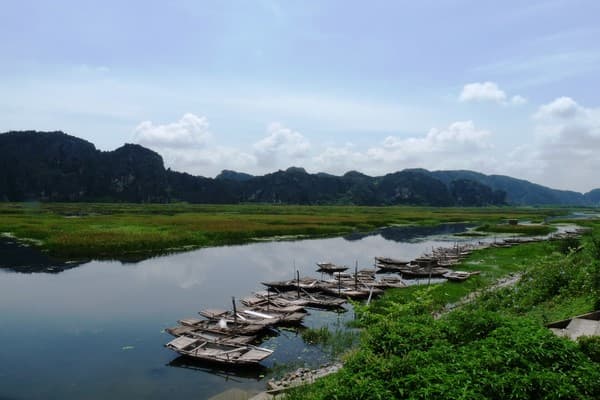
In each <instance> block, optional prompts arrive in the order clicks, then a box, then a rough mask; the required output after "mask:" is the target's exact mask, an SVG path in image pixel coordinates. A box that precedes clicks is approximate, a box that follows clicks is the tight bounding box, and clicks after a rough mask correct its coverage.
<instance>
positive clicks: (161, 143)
mask: <svg viewBox="0 0 600 400" xmlns="http://www.w3.org/2000/svg"><path fill="white" fill-rule="evenodd" d="M209 126H210V125H209V122H208V119H207V118H206V117H203V116H197V115H195V114H191V113H188V114H185V115H183V117H181V118H180V119H179V120H178V121H176V122H172V123H167V124H155V123H153V122H152V121H144V122H142V123H140V124H139V125H138V126H137V127H136V128H135V129H134V140H135V141H136V142H137V143H139V144H141V145H143V146H146V147H149V148H151V149H152V150H155V151H157V152H158V153H159V154H161V155H162V156H163V159H164V161H165V164H166V165H167V166H168V167H170V168H173V169H175V170H179V171H185V172H190V173H192V174H198V175H203V176H214V175H216V174H218V173H219V172H220V171H221V170H222V169H235V170H239V171H248V172H252V173H264V172H271V169H275V168H287V167H289V166H290V165H292V164H293V163H294V161H296V160H302V159H305V158H306V157H307V156H308V153H309V151H310V148H311V145H310V142H309V141H308V139H306V138H305V137H304V136H303V135H302V134H301V133H299V132H296V131H294V130H292V129H290V128H287V127H285V126H284V125H282V124H281V123H276V122H274V123H271V124H269V125H268V126H267V129H266V135H265V136H264V137H262V138H260V139H259V140H257V141H256V142H255V143H254V144H253V145H252V146H251V149H250V150H249V151H244V150H242V149H240V148H236V147H227V146H222V145H220V144H218V143H217V142H216V137H215V136H214V135H213V134H212V133H211V132H210V130H209Z"/></svg>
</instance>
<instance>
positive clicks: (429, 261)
mask: <svg viewBox="0 0 600 400" xmlns="http://www.w3.org/2000/svg"><path fill="white" fill-rule="evenodd" d="M410 263H411V264H414V265H418V266H419V267H436V266H437V265H438V259H437V258H436V257H433V256H432V257H429V256H422V257H417V258H415V259H414V260H412V261H411V262H410Z"/></svg>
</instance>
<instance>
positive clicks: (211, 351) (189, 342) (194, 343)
mask: <svg viewBox="0 0 600 400" xmlns="http://www.w3.org/2000/svg"><path fill="white" fill-rule="evenodd" d="M165 346H166V347H167V348H169V349H171V350H173V351H176V352H177V353H179V354H181V355H184V356H187V357H191V358H194V359H198V360H203V361H208V362H217V363H222V364H229V365H240V366H243V365H254V364H258V363H259V362H261V361H262V360H264V359H265V358H267V357H269V356H270V355H271V354H273V350H270V349H265V348H263V347H256V346H251V345H229V344H225V343H212V342H208V341H205V340H202V339H197V338H191V337H187V336H179V337H177V338H175V339H173V340H171V341H170V342H169V343H167V344H166V345H165Z"/></svg>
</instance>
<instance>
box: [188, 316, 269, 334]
mask: <svg viewBox="0 0 600 400" xmlns="http://www.w3.org/2000/svg"><path fill="white" fill-rule="evenodd" d="M177 322H179V324H180V325H183V326H189V327H191V328H195V329H196V330H199V331H205V332H226V333H233V334H236V335H255V334H257V333H258V332H260V331H262V330H265V329H268V327H269V325H265V324H248V323H243V322H241V321H238V322H237V323H236V322H235V321H233V322H232V321H226V320H223V321H214V320H213V321H208V320H205V319H198V318H184V319H180V320H179V321H177Z"/></svg>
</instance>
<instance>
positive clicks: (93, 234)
mask: <svg viewBox="0 0 600 400" xmlns="http://www.w3.org/2000/svg"><path fill="white" fill-rule="evenodd" d="M567 211H568V210H567V209H550V208H547V209H545V208H508V207H489V208H432V207H407V206H397V207H355V206H283V205H263V204H253V205H190V204H183V203H182V204H124V203H117V204H105V203H102V204H97V203H0V216H1V218H0V232H5V233H10V234H12V235H14V236H16V237H17V238H21V239H33V240H35V241H36V242H35V243H37V244H39V245H40V246H41V247H42V248H43V249H45V250H48V251H49V252H50V253H51V254H53V255H57V256H67V257H116V256H127V255H136V254H144V255H146V254H155V253H160V252H168V251H173V250H174V249H181V248H190V247H200V246H215V245H224V244H234V243H243V242H247V241H250V240H254V239H257V238H269V237H276V236H283V235H285V236H289V235H307V236H313V237H314V236H327V235H339V234H344V233H349V232H353V231H367V230H371V229H374V228H379V227H382V226H387V225H394V224H396V225H434V224H439V223H442V222H477V223H498V222H500V221H502V220H505V219H506V218H515V219H527V220H531V219H543V218H544V217H548V216H557V215H561V214H565V213H566V212H567Z"/></svg>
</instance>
